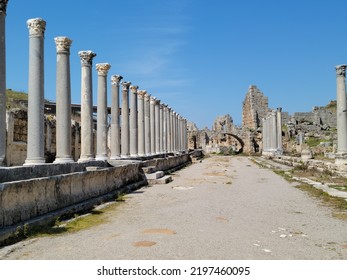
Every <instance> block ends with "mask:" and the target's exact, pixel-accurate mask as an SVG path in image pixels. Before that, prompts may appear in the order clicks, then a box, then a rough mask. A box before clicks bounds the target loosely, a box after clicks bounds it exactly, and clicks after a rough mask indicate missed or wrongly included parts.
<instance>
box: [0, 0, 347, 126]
mask: <svg viewBox="0 0 347 280" xmlns="http://www.w3.org/2000/svg"><path fill="white" fill-rule="evenodd" d="M346 13H347V1H345V0H329V1H328V0H290V1H289V0H288V1H281V0H277V1H274V0H261V1H260V0H247V1H241V0H238V1H235V0H215V1H207V0H170V1H169V0H123V1H118V0H102V1H95V0H94V1H92V0H83V1H82V0H69V1H67V0H60V1H47V0H31V1H26V0H9V3H8V7H7V17H6V45H7V49H6V53H7V85H6V87H7V88H11V89H13V90H19V91H25V92H27V86H28V59H29V58H28V45H29V37H28V36H29V35H28V34H29V33H28V29H27V26H26V21H27V20H28V19H30V18H35V17H41V18H43V19H44V20H46V22H47V26H46V32H45V98H47V99H49V100H52V101H54V100H55V71H56V70H55V67H56V50H55V43H54V37H57V36H67V37H69V38H70V39H72V40H73V43H72V46H71V55H70V63H71V87H72V102H73V103H80V87H81V85H80V84H81V81H80V80H81V76H80V74H81V73H80V72H81V69H80V59H79V56H78V51H80V50H92V51H94V52H96V53H97V56H96V57H95V58H94V61H93V68H94V72H93V88H94V90H93V94H94V104H95V105H96V100H97V98H96V97H97V96H96V95H97V72H96V70H95V64H96V63H103V62H108V63H110V64H111V69H110V71H109V77H108V80H109V81H110V76H111V75H115V74H120V75H122V76H123V77H124V80H126V81H130V82H132V83H133V84H136V85H138V86H139V89H145V90H147V91H148V92H149V93H150V94H152V95H154V96H156V97H158V98H159V99H161V101H162V102H163V103H167V104H169V105H170V106H171V107H172V108H173V109H174V110H175V111H177V112H178V113H179V114H181V115H182V116H184V117H186V118H187V119H189V120H191V121H193V122H195V123H196V124H197V125H198V127H199V128H203V127H205V126H208V127H209V128H211V126H212V124H213V121H214V119H215V118H216V117H217V116H219V115H224V114H230V115H231V116H232V118H233V119H234V123H235V124H241V120H242V102H243V100H244V97H245V94H246V92H247V90H248V87H249V85H257V86H258V88H259V89H260V90H261V91H262V92H263V93H264V94H265V95H266V96H268V97H269V105H270V107H272V108H276V107H282V108H283V110H284V111H288V112H289V113H293V112H300V111H301V112H302V111H303V112H305V111H311V109H312V107H313V106H316V105H317V106H323V105H325V104H327V103H328V102H329V101H330V100H332V99H336V78H335V69H334V67H335V65H338V64H344V63H347V44H346V43H347V20H346ZM108 93H109V95H110V83H109V88H108ZM110 100H111V99H110V96H109V101H110ZM108 105H111V104H110V102H109V103H108Z"/></svg>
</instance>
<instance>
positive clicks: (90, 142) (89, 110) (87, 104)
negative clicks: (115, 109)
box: [78, 51, 96, 162]
mask: <svg viewBox="0 0 347 280" xmlns="http://www.w3.org/2000/svg"><path fill="white" fill-rule="evenodd" d="M78 55H79V56H80V59H81V155H80V159H79V160H78V162H84V161H90V160H95V158H94V136H93V127H94V123H93V86H92V64H93V58H94V57H95V56H96V53H94V52H92V51H80V52H78Z"/></svg>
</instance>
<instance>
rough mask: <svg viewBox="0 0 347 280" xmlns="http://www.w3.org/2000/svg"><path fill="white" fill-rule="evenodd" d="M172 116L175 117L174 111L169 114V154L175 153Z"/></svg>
mask: <svg viewBox="0 0 347 280" xmlns="http://www.w3.org/2000/svg"><path fill="white" fill-rule="evenodd" d="M174 116H175V111H173V110H171V112H170V131H171V137H170V139H171V143H170V148H171V150H170V152H171V153H174V152H175V129H174V125H175V122H174Z"/></svg>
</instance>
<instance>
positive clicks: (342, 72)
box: [336, 65, 347, 156]
mask: <svg viewBox="0 0 347 280" xmlns="http://www.w3.org/2000/svg"><path fill="white" fill-rule="evenodd" d="M336 82H337V86H336V90H337V98H336V102H337V154H338V155H341V156H345V155H346V156H347V103H346V65H338V66H336Z"/></svg>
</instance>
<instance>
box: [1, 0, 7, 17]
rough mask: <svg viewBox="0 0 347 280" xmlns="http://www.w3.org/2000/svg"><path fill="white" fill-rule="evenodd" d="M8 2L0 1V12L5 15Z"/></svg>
mask: <svg viewBox="0 0 347 280" xmlns="http://www.w3.org/2000/svg"><path fill="white" fill-rule="evenodd" d="M7 3H8V0H0V12H3V13H4V14H6V8H7Z"/></svg>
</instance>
